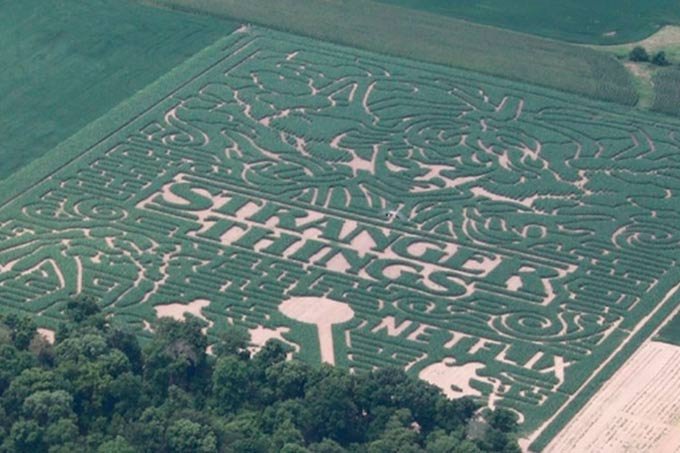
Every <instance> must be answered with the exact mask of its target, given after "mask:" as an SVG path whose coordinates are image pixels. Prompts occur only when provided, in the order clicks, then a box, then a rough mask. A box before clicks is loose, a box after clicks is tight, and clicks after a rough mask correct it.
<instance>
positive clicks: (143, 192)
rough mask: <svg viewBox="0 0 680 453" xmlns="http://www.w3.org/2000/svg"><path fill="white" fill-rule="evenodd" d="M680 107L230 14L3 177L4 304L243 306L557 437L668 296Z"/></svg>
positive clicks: (146, 310) (232, 317)
mask: <svg viewBox="0 0 680 453" xmlns="http://www.w3.org/2000/svg"><path fill="white" fill-rule="evenodd" d="M679 125H680V124H679V123H678V122H677V121H672V120H671V119H668V118H665V117H662V116H658V115H653V114H642V113H640V112H635V111H634V110H630V109H625V108H622V107H617V106H615V105H613V104H605V103H596V102H593V101H590V100H587V99H585V98H582V97H576V96H568V95H564V94H562V93H559V92H557V91H549V90H544V89H541V88H536V87H531V86H529V85H523V84H517V83H513V82H509V81H506V80H503V79H497V78H491V77H484V76H480V75H478V74H474V73H469V72H464V71H458V70H453V69H451V68H446V67H443V66H435V65H428V64H425V63H418V62H413V61H409V60H405V59H396V58H390V57H384V56H379V55H377V54H374V53H368V52H363V51H359V50H355V49H350V48H343V47H338V46H333V45H330V44H324V43H321V42H319V41H315V40H310V39H306V38H300V37H295V36H293V35H288V34H283V33H278V32H273V31H269V30H266V29H262V28H259V27H242V28H241V29H239V31H238V32H236V33H234V34H233V35H231V36H229V37H227V38H225V39H223V40H220V41H219V42H217V43H215V44H214V45H212V46H210V47H209V48H207V49H205V50H204V51H202V52H200V53H199V54H198V55H196V56H195V57H193V58H192V59H191V60H190V61H188V62H187V63H185V64H183V65H181V66H179V67H177V68H176V69H174V70H173V71H172V72H171V73H170V74H169V75H167V76H165V77H163V78H162V79H161V80H159V81H157V82H155V83H154V84H153V85H152V86H150V87H149V88H147V89H145V90H143V91H142V92H140V93H139V94H138V95H136V96H135V97H134V98H132V99H131V100H129V101H126V102H124V103H123V104H121V105H120V106H119V107H117V108H116V109H114V110H113V111H112V112H110V113H109V114H108V115H107V116H105V117H103V118H101V119H99V120H97V121H96V122H95V123H93V124H92V125H90V126H88V127H87V128H86V129H84V130H82V131H81V132H79V133H78V134H77V135H76V136H74V137H72V138H71V139H70V140H68V141H67V142H65V143H63V144H62V145H60V146H59V147H58V148H56V149H54V150H52V151H50V152H49V153H48V154H47V155H46V156H45V157H44V158H43V159H39V160H36V161H34V162H33V163H32V164H31V165H29V166H28V167H27V168H25V169H24V170H23V171H21V172H19V173H17V174H16V175H14V176H13V177H12V178H10V179H9V180H7V181H5V182H4V183H3V184H2V185H0V194H2V198H1V199H0V200H1V201H0V204H1V206H2V209H0V295H1V296H2V300H3V309H4V310H8V311H14V312H17V313H23V314H27V313H28V314H31V315H32V316H33V317H34V319H35V320H36V322H38V323H39V324H40V325H41V327H43V328H54V327H55V326H56V325H57V323H58V322H59V320H60V319H61V317H62V309H63V306H64V303H65V302H66V301H67V300H68V299H69V298H70V297H74V296H79V295H89V296H92V297H95V298H96V299H97V300H99V301H100V302H101V303H102V304H103V305H104V306H105V307H106V310H107V311H109V312H111V313H112V314H113V315H114V316H116V317H118V318H119V319H121V320H123V321H125V322H127V323H128V324H129V325H130V326H132V327H133V328H136V329H138V331H139V332H140V335H144V334H145V328H146V327H148V325H150V324H153V322H154V320H155V319H156V317H157V316H158V315H160V314H166V315H172V316H176V317H182V316H183V315H184V314H185V313H193V314H195V315H197V316H199V317H202V318H204V319H205V321H206V328H207V332H208V334H209V336H210V337H211V338H213V339H214V338H215V335H216V334H218V333H219V332H220V331H223V330H224V329H225V328H226V326H227V325H228V324H231V323H234V324H238V325H242V326H245V327H246V328H248V329H249V330H250V331H251V333H252V334H253V336H254V338H255V339H256V340H255V341H256V342H258V343H260V344H261V343H263V342H264V341H266V340H267V339H268V338H279V339H281V340H282V341H284V342H286V343H287V344H289V345H290V346H291V350H292V351H295V352H296V353H297V354H298V356H299V357H301V358H304V359H306V360H309V361H311V362H318V361H321V360H322V361H325V362H329V363H334V364H337V365H340V366H345V367H349V368H354V369H370V368H372V367H375V366H387V365H394V366H399V367H403V368H405V369H407V370H408V372H409V373H411V374H413V375H417V376H421V377H423V378H424V379H427V380H429V381H431V382H433V383H435V384H436V385H438V386H440V387H441V388H442V389H443V390H444V391H446V392H447V393H450V394H453V395H463V394H468V395H473V396H477V397H479V398H481V399H483V400H485V401H489V402H490V404H491V405H493V406H496V407H506V408H509V409H511V410H514V411H516V412H517V413H518V414H519V416H520V419H521V420H522V423H523V424H522V428H523V431H524V433H525V434H528V433H530V432H534V431H535V430H536V429H538V428H541V431H540V432H539V434H541V435H540V436H539V437H537V440H536V444H535V445H536V446H537V447H540V446H544V445H546V444H547V442H548V441H549V440H550V439H551V438H552V437H553V436H554V435H555V434H556V432H557V430H558V428H559V427H561V426H563V424H564V423H566V422H567V421H568V420H569V419H570V418H571V416H573V415H574V414H575V413H576V412H577V411H578V409H579V408H580V407H581V406H582V405H583V404H584V403H585V402H586V401H587V400H588V398H589V397H590V396H592V395H593V394H594V392H595V391H596V390H597V388H599V387H600V386H601V385H602V383H603V382H604V379H605V378H606V377H608V376H611V374H612V373H613V372H615V371H616V369H617V368H619V367H620V366H621V364H622V363H624V362H625V361H626V360H627V358H628V357H629V356H630V355H631V354H632V353H633V352H634V351H635V350H636V349H637V347H639V345H640V344H642V342H643V341H644V340H645V339H646V338H647V337H649V336H650V335H651V332H653V331H654V329H655V328H656V326H657V325H659V324H660V323H661V322H662V321H663V320H664V319H665V318H666V317H667V316H668V315H669V313H671V312H672V310H673V308H674V307H675V306H676V305H677V303H678V298H676V297H671V296H673V295H674V294H675V293H674V292H673V290H674V288H675V289H677V287H676V286H675V285H677V283H678V281H680V267H679V266H678V257H677V254H676V253H675V251H676V250H677V249H678V247H679V246H680V228H679V227H678V225H677V216H678V206H677V201H676V199H675V198H674V194H675V192H676V191H677V190H680V186H678V183H677V181H678V179H679V178H678V176H680V162H679V161H678V159H677V156H678V151H679V148H680V142H678V138H677V134H676V131H677V130H678V127H679Z"/></svg>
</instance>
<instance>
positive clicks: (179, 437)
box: [166, 418, 217, 453]
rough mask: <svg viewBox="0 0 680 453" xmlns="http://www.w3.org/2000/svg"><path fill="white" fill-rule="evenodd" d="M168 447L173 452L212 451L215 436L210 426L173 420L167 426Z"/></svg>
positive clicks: (214, 444)
mask: <svg viewBox="0 0 680 453" xmlns="http://www.w3.org/2000/svg"><path fill="white" fill-rule="evenodd" d="M166 435H167V441H168V448H169V450H170V451H172V452H174V453H213V452H216V451H217V438H216V437H215V433H214V432H213V431H212V429H210V427H208V426H205V425H201V424H199V423H196V422H193V421H191V420H187V419H185V418H183V419H179V420H177V421H175V422H174V423H173V424H172V425H170V426H169V427H168V432H167V434H166Z"/></svg>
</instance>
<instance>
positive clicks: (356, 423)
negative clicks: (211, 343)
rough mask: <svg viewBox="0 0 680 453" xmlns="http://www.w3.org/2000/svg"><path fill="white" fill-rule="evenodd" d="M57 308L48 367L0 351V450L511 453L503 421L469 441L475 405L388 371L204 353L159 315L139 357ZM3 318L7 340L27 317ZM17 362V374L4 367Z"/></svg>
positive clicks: (182, 326) (274, 352) (73, 310)
mask: <svg viewBox="0 0 680 453" xmlns="http://www.w3.org/2000/svg"><path fill="white" fill-rule="evenodd" d="M68 307H69V308H68V310H69V312H70V313H69V315H70V317H71V319H72V322H71V324H69V325H68V326H67V328H63V329H61V333H62V335H61V336H59V337H57V341H56V344H55V345H54V355H53V360H51V361H49V362H40V361H39V360H37V358H36V357H35V353H33V352H31V351H20V350H19V347H18V346H17V345H16V344H11V343H7V344H5V345H4V346H3V347H4V348H5V355H6V356H7V357H9V358H10V360H9V361H8V362H7V363H8V364H9V365H10V366H8V367H6V368H7V369H6V371H5V372H6V385H5V386H4V387H3V388H2V391H1V392H0V451H1V452H35V451H49V452H72V451H96V452H97V453H114V452H115V453H132V452H142V451H144V452H147V451H148V452H168V453H171V452H172V453H194V452H198V453H213V452H218V451H219V452H239V453H240V452H265V453H268V452H288V453H306V452H311V453H342V452H350V451H351V452H358V451H362V452H363V451H366V452H372V453H383V452H385V453H387V452H390V453H391V452H402V453H416V452H426V451H427V452H449V451H450V452H470V453H473V452H483V451H508V452H510V451H512V452H514V451H517V446H516V443H515V439H514V435H513V434H512V433H513V432H514V430H515V428H516V425H515V420H514V418H513V416H512V414H511V413H508V412H505V411H500V412H490V413H489V414H488V415H487V416H486V419H487V421H486V422H484V421H483V422H481V423H483V424H484V425H485V426H486V425H487V424H488V429H487V430H486V435H485V436H483V437H482V438H479V439H477V440H475V439H472V438H470V437H469V436H468V435H466V434H465V433H466V432H467V429H466V426H467V425H468V423H469V422H470V421H471V420H472V417H473V416H474V414H475V413H476V411H477V406H476V405H474V403H472V402H471V401H469V400H459V401H449V400H446V399H445V398H444V396H443V395H442V394H441V393H440V392H439V391H438V390H436V389H435V388H434V387H431V386H430V385H428V384H425V383H423V382H421V381H418V380H415V379H413V378H410V377H408V376H406V374H404V373H403V372H402V371H399V370H383V371H376V372H373V373H370V374H366V373H359V374H356V375H353V374H349V373H348V372H347V371H345V370H342V369H339V368H331V367H327V366H323V367H320V368H318V367H313V366H311V365H307V364H305V363H303V362H297V361H292V362H287V361H285V357H286V355H285V350H284V349H283V348H282V347H281V345H280V344H279V343H276V342H271V341H270V342H269V343H267V344H266V345H265V347H264V348H262V350H261V351H260V352H259V353H257V354H255V355H254V356H253V357H252V358H251V357H250V355H249V354H245V353H244V350H245V349H244V347H243V346H244V345H245V344H248V339H247V338H245V339H244V336H243V332H242V331H236V332H230V331H227V332H225V335H224V338H226V339H232V340H233V341H232V340H225V345H224V346H223V347H222V349H221V353H220V356H219V357H216V358H215V357H211V356H207V355H206V354H205V347H206V343H207V342H206V338H205V336H204V335H203V334H202V333H201V322H199V320H197V319H195V318H189V319H188V320H187V321H186V322H179V321H174V320H171V319H162V320H161V321H160V322H159V324H158V326H157V327H156V332H157V333H156V335H155V336H154V337H153V338H152V340H151V342H150V343H149V345H148V347H147V348H146V349H145V350H144V351H142V349H141V348H140V346H139V344H138V343H137V340H136V337H134V336H131V335H129V334H127V333H125V332H124V331H122V330H120V328H118V327H117V326H115V325H111V323H110V322H109V321H108V320H104V318H103V317H102V314H101V312H100V310H99V308H98V306H97V305H96V304H90V303H89V302H87V301H86V302H83V301H77V302H74V303H70V304H69V305H68ZM9 323H11V326H10V325H9V324H5V323H1V324H0V329H2V331H3V332H6V333H7V336H8V338H10V337H12V338H14V337H17V336H19V334H24V335H25V334H27V332H26V328H25V326H28V325H30V323H26V322H25V321H24V320H22V319H18V318H10V320H9ZM93 326H98V327H97V328H94V327H93ZM33 335H34V336H36V334H35V331H34V334H33ZM237 340H238V341H237ZM241 340H245V343H243V341H241ZM8 341H9V340H8ZM33 341H34V339H31V340H30V341H29V343H31V342H33ZM22 356H25V359H24V361H23V362H22V361H19V362H20V363H21V365H19V366H16V360H11V358H12V357H22ZM475 423H480V421H476V422H475Z"/></svg>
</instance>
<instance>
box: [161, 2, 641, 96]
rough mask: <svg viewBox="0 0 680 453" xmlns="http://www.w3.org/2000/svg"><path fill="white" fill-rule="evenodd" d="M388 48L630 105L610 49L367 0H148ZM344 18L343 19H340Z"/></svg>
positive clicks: (624, 76)
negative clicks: (562, 41) (558, 40)
mask: <svg viewBox="0 0 680 453" xmlns="http://www.w3.org/2000/svg"><path fill="white" fill-rule="evenodd" d="M148 3H152V4H156V5H164V6H167V7H173V8H180V9H185V10H188V11H196V12H203V13H206V14H213V15H218V16H224V17H229V18H233V19H236V20H239V21H242V22H246V23H253V24H259V25H266V26H269V27H273V28H276V29H279V30H283V31H290V32H294V33H297V34H301V35H304V36H309V37H313V38H318V39H323V40H327V41H331V42H335V43H339V44H343V45H349V46H353V47H358V48H362V49H366V50H371V51H375V52H380V53H384V54H388V55H395V56H399V57H407V58H412V59H416V60H420V61H425V62H431V63H439V64H445V65H449V66H453V67H458V68H462V69H467V70H473V71H479V72H482V73H486V74H491V75H496V76H500V77H504V78H509V79H514V80H517V81H522V82H527V83H531V84H535V85H541V86H547V87H550V88H555V89H559V90H563V91H568V92H572V93H578V94H582V95H585V96H588V97H591V98H595V99H601V100H606V101H612V102H617V103H620V104H625V105H634V104H635V103H636V101H637V93H636V90H635V87H634V85H633V81H632V77H631V76H630V74H628V72H627V71H626V70H625V68H624V67H623V65H621V63H620V62H618V61H617V60H616V59H615V58H614V57H612V56H611V55H609V54H606V53H602V52H598V51H595V50H593V49H589V48H586V47H581V46H572V45H568V44H565V43H560V42H557V41H552V40H546V39H541V38H538V37H535V36H531V35H526V34H520V33H514V32H511V31H507V30H501V29H498V28H493V27H486V26H482V25H478V24H473V23H470V22H466V21H461V20H456V19H452V18H448V17H444V16H440V15H434V14H428V13H421V12H418V11H413V10H409V9H406V8H399V7H392V6H390V5H385V4H380V3H376V2H373V1H367V0H342V1H340V0H330V1H328V0H253V1H249V2H242V1H237V0H150V1H149V2H148ZM338 18H342V20H338Z"/></svg>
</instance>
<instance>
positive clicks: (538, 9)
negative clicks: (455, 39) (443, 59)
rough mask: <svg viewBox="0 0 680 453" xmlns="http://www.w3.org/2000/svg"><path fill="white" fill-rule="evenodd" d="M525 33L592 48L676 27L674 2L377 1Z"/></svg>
mask: <svg viewBox="0 0 680 453" xmlns="http://www.w3.org/2000/svg"><path fill="white" fill-rule="evenodd" d="M379 1H381V2H383V3H386V4H390V5H398V6H404V7H407V8H413V9H415V10H421V11H427V12H431V13H435V14H441V15H446V16H452V17H457V18H461V19H467V20H471V21H474V22H479V23H483V24H489V25H494V26H497V27H502V28H508V29H511V30H516V31H521V32H525V33H534V34H537V35H541V36H545V37H549V38H553V39H559V40H565V41H572V42H579V43H591V44H612V43H624V42H628V41H637V40H639V39H642V38H644V37H646V36H648V35H651V34H652V33H654V32H655V31H657V30H658V29H659V28H660V27H661V26H662V25H666V24H678V23H680V4H679V3H678V2H677V1H675V0H629V1H625V2H622V1H617V0H571V1H562V2H554V1H546V0H521V1H513V2H511V4H510V2H508V0H379Z"/></svg>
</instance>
